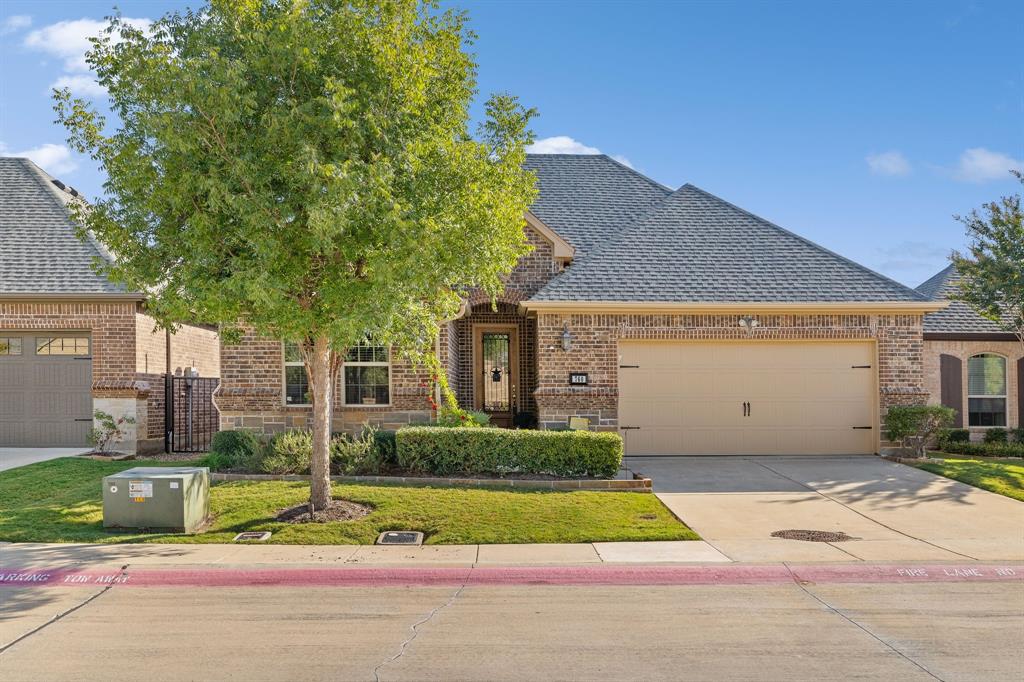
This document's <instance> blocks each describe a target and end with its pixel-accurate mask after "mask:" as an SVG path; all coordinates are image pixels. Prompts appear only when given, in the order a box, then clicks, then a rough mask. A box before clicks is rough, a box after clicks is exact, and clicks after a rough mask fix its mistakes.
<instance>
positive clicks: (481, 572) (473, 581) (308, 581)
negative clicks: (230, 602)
mask: <svg viewBox="0 0 1024 682" xmlns="http://www.w3.org/2000/svg"><path fill="white" fill-rule="evenodd" d="M794 581H795V582H807V583H922V582H933V583H934V582H1007V581H1011V582H1021V581H1024V566H1022V565H1017V564H1008V565H975V566H971V565H942V564H936V565H914V564H907V565H897V564H886V565H873V564H868V565H864V564H853V565H851V564H840V565H836V564H816V565H804V566H790V567H788V568H787V567H786V566H783V565H738V564H725V565H715V566H707V565H702V566H694V565H686V566H681V565H598V566H518V567H508V566H504V567H503V566H486V567H475V568H452V567H441V568H431V567H421V568H367V567H344V568H339V567H331V568H316V567H303V568H206V567H203V568H174V569H159V568H137V569H129V570H127V571H125V572H123V573H122V572H116V571H115V572H112V571H110V570H106V571H97V570H94V569H93V570H90V569H88V568H71V567H62V568H55V569H50V570H47V569H31V570H22V571H17V570H12V569H9V568H4V569H0V585H3V586H12V587H48V586H49V587H52V586H65V587H74V586H83V587H86V586H95V585H98V584H99V585H102V584H115V585H125V586H138V587H261V586H266V587H303V586H333V587H393V586H451V585H509V586H511V585H771V584H784V583H791V582H794Z"/></svg>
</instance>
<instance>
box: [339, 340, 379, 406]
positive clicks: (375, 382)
mask: <svg viewBox="0 0 1024 682" xmlns="http://www.w3.org/2000/svg"><path fill="white" fill-rule="evenodd" d="M342 391H343V392H344V397H345V404H346V405H349V406H352V405H364V406H366V405H390V404H391V351H390V349H389V348H388V347H387V346H381V345H377V344H374V343H373V341H371V340H367V341H364V342H363V343H361V344H359V345H358V346H354V347H353V348H350V349H349V351H348V353H346V354H345V362H344V364H343V365H342Z"/></svg>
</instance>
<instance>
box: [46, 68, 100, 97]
mask: <svg viewBox="0 0 1024 682" xmlns="http://www.w3.org/2000/svg"><path fill="white" fill-rule="evenodd" d="M50 87H51V88H57V89H58V90H59V89H62V88H67V89H68V90H70V91H71V92H73V93H75V94H76V95H87V96H90V97H103V96H104V95H106V94H107V91H106V90H105V89H104V88H103V86H102V85H100V84H99V83H98V82H97V81H96V78H95V77H94V76H93V75H91V74H88V75H87V74H78V75H74V76H61V77H60V78H58V79H57V80H55V81H54V82H53V83H51V84H50Z"/></svg>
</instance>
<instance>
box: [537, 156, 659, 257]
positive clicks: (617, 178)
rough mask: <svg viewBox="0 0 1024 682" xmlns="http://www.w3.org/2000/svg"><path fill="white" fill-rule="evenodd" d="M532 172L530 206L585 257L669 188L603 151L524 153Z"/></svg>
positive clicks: (646, 208)
mask: <svg viewBox="0 0 1024 682" xmlns="http://www.w3.org/2000/svg"><path fill="white" fill-rule="evenodd" d="M525 166H526V168H527V169H528V170H531V171H533V172H534V173H536V174H537V188H538V190H539V192H538V194H537V198H536V200H535V201H534V204H533V206H531V207H530V212H531V213H532V214H533V215H534V216H536V217H537V218H538V219H539V220H540V221H541V222H543V223H544V224H545V225H546V226H547V227H549V228H550V229H551V230H553V231H554V232H556V233H557V234H558V235H559V236H560V237H562V238H563V239H565V240H566V241H567V242H568V243H569V244H571V245H572V246H573V247H574V248H575V259H576V260H577V261H579V260H580V259H583V258H585V257H586V256H587V255H589V254H590V253H591V252H592V251H594V250H595V249H597V248H599V247H601V246H602V245H604V244H606V243H607V242H608V240H609V239H613V238H614V237H615V236H617V235H618V234H619V233H621V232H622V230H623V229H625V228H626V227H627V226H628V225H629V224H630V223H632V222H633V221H634V220H635V219H636V218H637V217H638V216H640V215H642V214H643V213H645V212H646V211H648V210H649V209H650V208H651V207H652V206H653V205H655V204H656V203H658V202H660V201H661V200H663V199H664V198H665V197H667V196H668V195H669V194H671V191H670V190H669V189H667V188H665V187H663V186H662V185H659V184H658V183H656V182H655V181H653V180H651V179H650V178H648V177H645V176H644V175H641V174H640V173H638V172H636V171H635V170H633V169H632V168H629V167H627V166H624V165H622V164H621V163H619V162H618V161H615V160H613V159H611V158H609V157H608V156H605V155H604V154H596V155H580V154H528V155H527V157H526V163H525Z"/></svg>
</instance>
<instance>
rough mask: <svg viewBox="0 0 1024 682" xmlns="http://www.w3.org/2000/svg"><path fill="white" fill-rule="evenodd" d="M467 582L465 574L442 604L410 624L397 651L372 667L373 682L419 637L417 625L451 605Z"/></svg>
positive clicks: (424, 622) (427, 620)
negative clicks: (405, 636) (406, 634)
mask: <svg viewBox="0 0 1024 682" xmlns="http://www.w3.org/2000/svg"><path fill="white" fill-rule="evenodd" d="M472 570H473V569H472V568H471V569H470V571H471V572H472ZM468 584H469V576H468V575H467V576H466V579H465V581H464V582H463V583H462V584H461V585H459V589H457V590H455V593H454V594H452V596H451V597H449V598H448V601H446V602H445V603H444V604H441V605H440V606H438V607H436V608H434V609H433V610H431V611H430V613H428V614H427V615H426V616H424V617H423V618H421V619H420V620H418V621H416V622H415V623H413V624H412V626H411V627H410V628H409V629H410V630H411V631H412V636H410V637H408V638H406V640H405V641H404V642H402V645H401V647H400V648H399V650H398V653H397V654H395V655H394V656H392V657H391V658H389V659H386V660H384V661H381V662H380V663H379V664H378V665H377V667H376V668H374V669H373V679H374V680H375V682H380V671H381V669H382V668H383V667H384V666H386V665H389V664H391V663H394V662H395V661H397V660H398V659H400V658H401V657H402V656H403V655H404V654H405V650H406V649H407V648H408V647H409V645H410V644H412V642H413V640H415V639H416V638H417V637H419V634H420V631H419V627H420V626H421V625H426V624H427V623H428V622H430V620H432V619H433V618H434V616H436V615H437V614H438V613H440V612H441V611H444V610H445V609H446V608H448V607H449V606H451V605H452V603H453V602H454V601H455V600H456V599H458V597H459V595H460V594H462V591H463V590H464V589H466V585H468Z"/></svg>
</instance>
